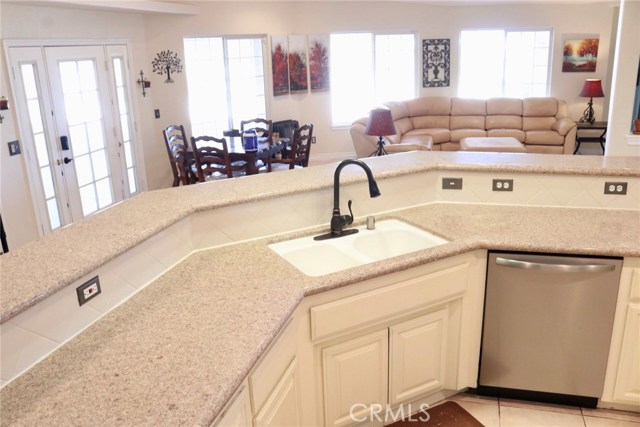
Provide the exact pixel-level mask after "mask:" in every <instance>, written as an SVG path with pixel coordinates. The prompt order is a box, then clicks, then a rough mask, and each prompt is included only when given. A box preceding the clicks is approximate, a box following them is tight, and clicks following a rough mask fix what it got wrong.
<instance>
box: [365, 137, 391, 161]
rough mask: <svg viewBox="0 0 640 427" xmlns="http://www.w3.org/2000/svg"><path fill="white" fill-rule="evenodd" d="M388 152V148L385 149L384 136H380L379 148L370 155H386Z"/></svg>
mask: <svg viewBox="0 0 640 427" xmlns="http://www.w3.org/2000/svg"><path fill="white" fill-rule="evenodd" d="M387 154H389V153H387V150H385V149H384V138H383V137H382V136H379V137H378V148H377V149H376V151H374V152H373V153H371V156H369V157H377V156H386V155H387Z"/></svg>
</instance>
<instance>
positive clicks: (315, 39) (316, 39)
mask: <svg viewBox="0 0 640 427" xmlns="http://www.w3.org/2000/svg"><path fill="white" fill-rule="evenodd" d="M309 75H310V77H311V92H321V91H325V90H329V35H328V34H311V35H310V36H309Z"/></svg>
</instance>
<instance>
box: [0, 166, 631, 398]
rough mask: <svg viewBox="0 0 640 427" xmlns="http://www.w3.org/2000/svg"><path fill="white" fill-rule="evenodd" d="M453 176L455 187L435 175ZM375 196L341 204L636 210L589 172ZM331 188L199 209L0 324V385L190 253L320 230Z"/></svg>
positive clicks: (411, 182)
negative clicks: (85, 297) (501, 188)
mask: <svg viewBox="0 0 640 427" xmlns="http://www.w3.org/2000/svg"><path fill="white" fill-rule="evenodd" d="M443 177H446V178H451V177H455V178H462V179H463V185H462V189H460V190H450V189H446V190H445V189H442V178H443ZM493 179H513V191H508V192H495V191H492V180H493ZM605 181H616V182H618V181H625V182H628V188H627V194H626V195H624V196H620V195H604V183H605ZM378 184H379V188H380V192H381V196H380V197H377V198H369V194H368V187H367V184H366V183H359V184H354V185H344V186H343V187H342V188H341V192H340V202H341V203H340V206H341V208H342V209H343V210H345V211H346V206H347V201H348V200H353V212H354V215H355V216H356V218H362V217H363V216H366V215H371V214H376V213H383V212H390V211H393V210H397V209H402V208H407V207H411V206H416V205H421V204H425V203H431V202H448V203H488V204H506V205H522V206H558V207H573V208H608V209H633V210H638V209H640V179H638V178H624V179H621V178H620V177H615V178H611V177H596V176H586V177H585V176H558V175H533V174H496V173H472V172H456V171H454V172H442V171H439V172H423V173H416V174H412V175H402V176H398V177H392V178H385V179H380V180H378ZM332 209H333V190H332V189H330V188H328V189H323V190H318V191H314V192H309V193H302V194H294V195H288V196H283V197H278V198H273V199H269V200H262V201H259V202H254V203H248V204H241V205H235V206H229V207H224V208H220V209H215V210H211V211H206V212H199V213H196V214H193V215H191V216H190V217H188V218H185V219H183V220H181V221H179V222H178V223H176V224H174V225H172V226H170V227H168V228H167V229H165V230H163V231H162V232H160V233H158V234H157V235H155V236H154V237H152V238H150V239H148V240H147V241H145V242H143V243H142V244H140V245H138V246H136V247H134V248H132V249H130V250H129V251H127V252H126V253H124V254H121V255H120V256H118V257H117V258H115V259H113V260H111V261H110V262H108V263H107V264H105V265H103V266H101V267H100V268H99V269H97V270H96V271H94V272H92V273H91V274H88V275H87V276H85V277H82V278H81V279H79V280H78V281H76V282H74V283H72V284H70V285H69V286H67V287H66V288H64V289H62V290H60V291H59V292H57V293H55V294H53V295H51V296H50V297H49V298H47V299H45V300H43V301H41V302H40V303H38V304H36V305H35V306H33V307H31V308H30V309H28V310H26V311H24V312H22V313H20V314H19V315H17V316H16V317H14V318H12V319H10V320H9V321H7V322H5V323H4V324H2V326H1V328H0V334H1V336H0V339H1V341H0V386H4V385H5V384H7V383H8V382H10V381H11V380H13V379H15V378H16V377H18V376H19V375H20V374H22V373H23V372H25V371H26V370H28V369H29V368H30V367H31V366H33V365H34V364H36V363H38V362H39V361H40V360H42V359H43V358H45V357H46V356H47V355H48V354H50V353H51V352H53V351H55V349H57V348H59V347H60V346H62V345H64V343H65V342H67V341H68V340H70V339H71V338H73V337H74V336H75V335H77V334H78V333H80V332H81V331H82V330H83V329H85V328H87V327H88V326H89V325H91V324H92V323H93V322H95V321H96V320H98V319H99V318H100V317H101V316H103V315H104V314H106V313H108V312H109V311H110V310H112V309H113V308H114V307H116V306H117V305H119V304H121V303H123V302H124V301H126V300H127V299H128V298H129V297H131V296H132V295H133V294H134V293H136V292H137V291H138V290H140V289H142V288H143V287H145V286H146V285H148V284H149V283H151V282H153V281H154V280H155V279H156V278H157V277H159V276H160V275H162V274H163V273H164V272H166V271H167V270H169V269H170V268H171V267H173V266H174V265H176V264H177V263H179V262H180V261H182V260H183V259H184V258H186V257H187V256H189V255H190V254H191V253H192V252H193V251H196V250H203V249H208V248H211V247H216V246H221V245H225V244H231V243H234V242H238V241H242V240H247V239H253V238H260V237H265V236H268V235H274V234H279V233H285V232H289V231H294V230H299V229H303V228H307V227H314V226H318V225H323V224H326V225H328V224H329V220H330V218H331V212H332ZM95 275H99V276H100V283H101V287H102V294H100V295H99V296H98V297H96V298H94V299H92V300H91V301H89V302H87V303H86V304H84V305H83V306H82V307H79V306H78V301H77V297H76V292H75V289H76V287H78V286H79V285H81V284H83V283H84V282H85V281H87V280H88V279H90V278H91V277H93V276H95Z"/></svg>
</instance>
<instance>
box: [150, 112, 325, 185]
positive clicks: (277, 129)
mask: <svg viewBox="0 0 640 427" xmlns="http://www.w3.org/2000/svg"><path fill="white" fill-rule="evenodd" d="M162 138H163V140H164V145H165V148H166V152H167V156H168V160H169V167H170V168H171V173H172V177H173V182H172V183H171V185H172V186H173V187H178V186H180V185H192V184H197V183H202V182H207V181H216V180H221V179H229V178H237V177H243V176H249V175H257V174H260V173H270V172H276V171H285V170H295V169H300V168H304V167H307V166H308V165H309V158H310V152H311V144H312V141H313V138H314V137H313V124H311V123H306V124H303V125H302V126H300V125H299V123H298V121H296V120H282V121H278V122H273V121H272V120H268V119H264V118H261V117H257V118H252V119H247V120H241V121H240V128H239V129H229V130H225V131H223V132H222V135H216V136H214V135H192V136H191V137H187V131H186V130H185V126H184V125H177V124H171V125H169V126H167V127H166V128H164V129H163V130H162Z"/></svg>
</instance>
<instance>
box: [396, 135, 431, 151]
mask: <svg viewBox="0 0 640 427" xmlns="http://www.w3.org/2000/svg"><path fill="white" fill-rule="evenodd" d="M396 146H398V148H395V147H396ZM432 147H433V138H432V137H431V135H404V136H403V137H402V140H401V141H400V143H398V144H387V145H385V149H386V150H387V151H388V152H390V153H391V152H399V151H412V150H423V151H425V150H426V151H430V150H431V148H432Z"/></svg>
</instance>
